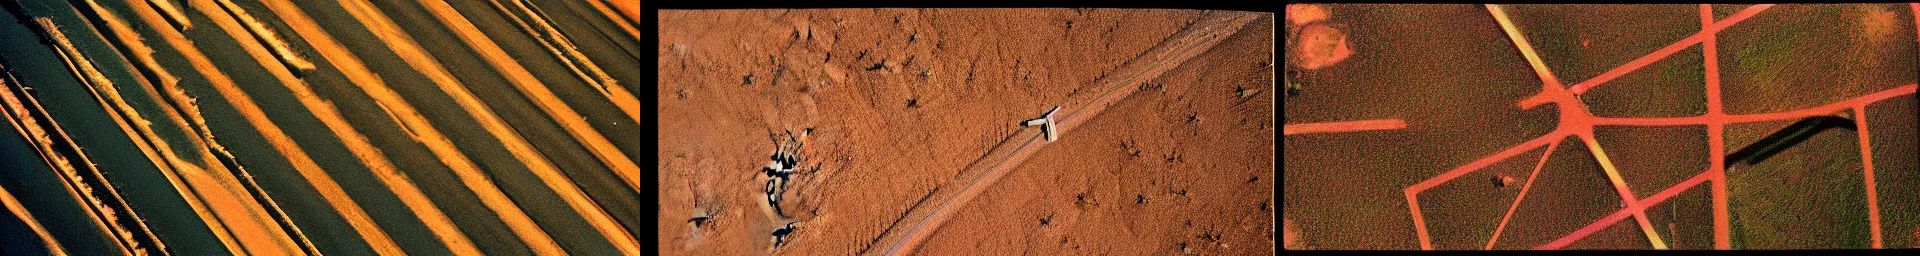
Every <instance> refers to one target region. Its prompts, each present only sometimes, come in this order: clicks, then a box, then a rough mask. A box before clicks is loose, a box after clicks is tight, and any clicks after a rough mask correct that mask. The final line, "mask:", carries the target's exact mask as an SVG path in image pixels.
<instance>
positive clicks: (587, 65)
mask: <svg viewBox="0 0 1920 256" xmlns="http://www.w3.org/2000/svg"><path fill="white" fill-rule="evenodd" d="M489 3H491V4H492V5H493V8H494V9H496V10H499V11H500V13H503V14H507V16H508V17H509V18H511V20H513V22H514V24H515V25H519V27H520V29H521V30H522V31H524V32H526V33H527V34H528V35H530V36H532V37H533V38H534V39H535V40H537V41H540V44H541V46H544V47H545V48H546V49H547V52H548V53H551V54H553V56H554V58H557V59H560V62H561V63H563V64H566V66H567V69H569V70H571V71H573V73H574V76H578V77H580V80H581V81H583V82H586V83H587V85H590V86H593V87H594V89H595V90H598V91H600V95H602V96H606V97H607V100H608V101H611V102H613V104H614V106H616V107H618V108H620V112H622V113H625V114H627V118H630V119H633V121H634V122H640V100H639V98H636V97H634V96H633V93H631V92H628V91H627V89H626V88H625V87H621V86H620V85H619V81H618V80H614V79H613V77H612V76H609V75H607V72H606V71H605V70H602V69H600V65H595V64H594V63H593V60H591V59H588V58H587V56H586V54H584V53H580V50H579V49H578V48H577V47H576V46H574V45H573V42H572V41H571V40H569V39H567V35H565V34H562V33H560V30H559V29H557V28H554V27H553V25H552V24H550V23H549V22H548V20H550V19H549V18H547V15H546V12H544V11H541V10H539V7H536V6H528V5H527V3H526V2H525V1H513V4H514V7H515V8H517V9H519V11H518V12H519V13H523V14H525V15H524V16H522V15H513V13H515V11H514V10H511V9H509V8H508V7H507V6H505V5H502V4H500V1H498V0H493V1H489ZM522 19H525V20H528V21H531V23H532V24H528V23H529V22H528V21H522ZM536 27H537V28H536ZM543 35H544V36H543ZM636 189H637V188H636Z"/></svg>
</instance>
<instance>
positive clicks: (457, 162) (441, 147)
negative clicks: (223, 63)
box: [191, 0, 565, 255]
mask: <svg viewBox="0 0 1920 256" xmlns="http://www.w3.org/2000/svg"><path fill="white" fill-rule="evenodd" d="M210 2H211V0H196V1H193V2H192V4H191V6H192V7H193V8H194V9H197V10H200V11H201V12H204V13H208V14H209V15H210V16H211V14H212V13H213V12H214V11H216V10H217V9H215V8H219V7H216V6H213V3H210ZM214 24H216V25H219V26H220V27H221V28H222V29H225V30H226V31H227V34H228V35H231V36H233V37H234V39H236V40H241V41H245V40H244V39H245V38H249V37H250V36H249V35H247V34H246V31H244V30H242V29H240V28H239V24H238V23H237V22H234V20H232V19H222V18H220V17H216V18H215V19H214ZM241 45H243V46H246V48H247V49H248V52H249V53H252V54H253V56H254V58H255V59H257V60H259V61H260V62H261V64H262V65H270V64H271V63H272V62H273V60H271V59H272V56H271V55H267V54H266V53H267V51H266V49H262V48H265V46H262V45H260V44H258V43H251V42H245V43H241ZM268 70H270V71H274V72H273V75H274V77H276V78H278V79H280V80H281V83H282V84H285V85H287V87H288V89H291V90H292V91H293V93H294V95H295V96H296V97H298V98H299V99H300V101H301V103H302V104H304V105H307V106H308V108H316V107H325V108H326V111H321V112H327V113H324V114H322V113H316V115H321V116H324V117H322V118H321V119H322V120H331V121H329V123H331V122H339V125H342V126H348V124H346V120H345V118H343V117H341V116H340V115H339V113H337V112H336V111H337V110H334V109H333V106H332V104H331V103H326V102H325V100H323V99H321V98H320V96H319V95H318V94H315V93H314V92H313V89H312V88H309V86H308V85H307V83H306V82H305V81H303V80H300V79H299V78H297V77H294V76H293V74H292V72H291V70H287V69H274V68H268ZM349 77H352V76H351V75H349ZM382 89H384V87H382ZM368 94H369V96H372V97H374V98H375V99H380V98H385V97H392V98H394V99H391V100H389V101H393V100H398V99H397V98H398V95H397V94H394V93H393V92H392V91H391V90H383V91H377V92H376V91H370V92H369V93H368ZM385 105H386V106H387V107H393V108H394V109H397V110H400V111H399V112H400V113H390V114H395V115H397V116H400V117H402V120H403V121H409V122H403V123H401V125H404V126H406V127H408V129H409V130H411V131H414V132H417V134H419V135H425V136H424V137H414V138H413V139H414V140H416V141H419V142H420V143H422V144H425V145H426V146H427V149H428V150H430V151H432V152H433V154H434V155H435V156H437V157H439V158H440V161H441V162H442V163H445V164H446V165H447V167H449V168H451V169H453V172H454V174H455V175H456V176H459V179H460V180H461V182H462V183H464V185H466V187H467V188H468V189H471V190H472V191H473V192H474V194H476V195H477V196H479V197H480V201H481V202H482V203H484V204H485V205H486V206H487V208H489V209H491V210H493V211H494V212H495V213H498V214H499V216H500V219H501V221H502V222H505V223H506V224H507V226H508V227H509V228H511V229H513V231H514V233H515V235H518V236H519V237H520V238H521V239H522V240H523V241H524V242H526V243H527V244H528V245H529V246H531V247H532V248H533V249H534V251H536V252H539V253H541V254H542V255H564V254H565V252H564V251H561V250H560V248H559V245H558V244H556V243H554V242H553V238H552V237H551V236H548V235H547V233H546V232H545V231H542V230H541V229H540V227H539V226H538V225H536V224H535V223H534V222H533V219H532V218H530V217H528V216H527V214H526V212H525V211H523V210H521V209H520V207H519V206H518V205H515V204H514V203H513V201H512V200H511V199H510V198H508V197H507V195H506V193H505V192H503V191H501V190H500V188H499V187H498V186H496V185H495V184H494V182H493V180H492V178H489V176H488V175H487V174H486V173H484V172H482V171H480V169H479V167H478V166H476V165H475V164H474V162H473V160H471V159H469V158H468V157H467V156H466V154H464V153H461V152H460V150H459V149H458V148H456V147H454V145H453V142H452V141H451V140H449V139H447V137H446V136H444V135H441V134H440V133H439V131H438V130H436V129H434V128H433V126H432V125H430V124H428V123H426V119H425V117H422V116H420V114H419V113H417V112H415V111H412V107H411V106H409V105H406V104H405V103H404V101H402V102H400V104H385ZM450 246H451V245H450Z"/></svg>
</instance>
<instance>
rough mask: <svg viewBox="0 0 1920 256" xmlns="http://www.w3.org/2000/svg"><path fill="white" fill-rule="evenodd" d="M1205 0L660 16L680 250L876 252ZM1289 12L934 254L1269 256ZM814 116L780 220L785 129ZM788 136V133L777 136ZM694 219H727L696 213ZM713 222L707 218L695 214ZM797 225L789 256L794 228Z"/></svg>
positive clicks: (1241, 38) (1077, 144)
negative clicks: (1283, 32)
mask: <svg viewBox="0 0 1920 256" xmlns="http://www.w3.org/2000/svg"><path fill="white" fill-rule="evenodd" d="M1202 14H1203V12H1202V11H1195V10H1116V9H1023V10H934V9H878V10H873V9H831V10H727V11H672V10H668V11H662V12H660V17H658V19H659V21H660V24H661V30H660V34H659V38H660V45H658V46H656V47H657V51H658V53H659V54H660V59H659V60H658V65H659V66H658V67H657V68H658V69H659V71H660V78H659V87H658V88H657V89H656V90H657V93H658V95H659V97H660V98H659V99H658V102H660V105H659V113H660V120H661V121H660V125H661V127H660V129H661V130H660V135H659V138H660V141H659V146H660V153H659V154H660V155H659V156H657V157H659V159H660V160H661V161H660V165H661V166H659V167H658V168H659V169H660V170H661V173H660V176H659V180H658V184H660V186H659V188H658V191H659V192H660V200H661V202H659V204H660V207H661V212H659V213H657V216H656V218H657V219H658V220H659V224H658V225H659V226H658V232H659V240H658V241H657V242H656V245H658V247H657V248H659V250H661V251H662V253H663V254H668V255H684V254H693V255H706V254H716V253H717V254H759V253H768V252H773V253H780V254H800V255H810V254H847V253H869V254H872V253H879V252H880V251H884V250H885V249H886V248H885V247H887V246H891V245H890V244H878V243H881V242H880V241H878V240H879V238H878V237H880V236H882V235H883V234H882V233H883V232H885V231H886V230H888V229H891V228H893V226H894V225H913V224H914V223H915V221H913V220H902V215H903V214H905V213H907V212H908V211H910V210H912V209H915V208H916V207H922V208H924V207H935V206H934V205H939V204H938V203H937V202H923V201H931V200H923V199H924V198H928V197H929V196H930V195H932V194H934V192H935V190H936V188H938V189H948V190H951V189H960V188H951V187H942V186H943V185H942V184H946V183H947V182H949V181H950V180H952V179H954V177H955V176H956V175H958V174H960V173H959V172H960V171H961V170H963V169H966V167H967V166H968V165H969V164H972V163H974V161H975V160H976V159H979V158H981V157H982V154H983V153H985V152H986V151H987V150H988V149H990V148H993V147H995V145H996V144H997V143H1000V142H1001V141H1002V140H1003V139H1006V138H1008V136H1009V135H1012V134H1015V133H1016V132H1017V131H1021V130H1020V129H1026V128H1025V127H1022V126H1020V125H1019V122H1021V121H1023V120H1026V119H1030V118H1034V117H1038V116H1039V115H1040V114H1041V113H1042V112H1044V111H1046V110H1047V109H1048V108H1051V107H1052V106H1056V105H1060V104H1062V101H1063V100H1065V99H1067V98H1070V97H1074V96H1076V95H1084V94H1089V93H1095V92H1094V91H1091V90H1092V85H1091V84H1090V83H1091V82H1092V81H1095V80H1098V79H1100V78H1102V77H1104V76H1106V75H1108V74H1107V72H1110V71H1113V70H1115V68H1116V67H1118V66H1120V65H1122V64H1124V63H1126V61H1128V60H1129V59H1133V58H1134V57H1135V56H1137V55H1140V54H1141V53H1142V52H1145V51H1147V50H1148V49H1149V48H1153V47H1155V46H1156V45H1158V44H1160V43H1161V42H1162V41H1164V40H1167V39H1168V37H1169V36H1170V35H1173V34H1175V33H1176V32H1178V31H1180V30H1182V29H1183V28H1184V27H1185V26H1186V24H1188V23H1190V22H1192V21H1194V20H1195V19H1197V18H1199V17H1200V16H1201V15H1202ZM1275 18H1276V17H1274V16H1273V15H1272V14H1261V16H1260V17H1259V18H1257V19H1255V20H1253V22H1252V23H1250V24H1247V25H1246V26H1245V27H1243V28H1241V29H1240V30H1239V32H1238V33H1235V34H1233V35H1231V36H1229V37H1227V38H1226V39H1225V40H1224V41H1222V42H1221V43H1219V44H1218V45H1215V46H1213V47H1212V48H1211V50H1209V51H1206V52H1205V53H1202V54H1200V55H1197V56H1195V57H1192V58H1191V59H1189V60H1188V61H1187V62H1186V63H1185V64H1183V65H1181V66H1179V67H1177V68H1174V69H1172V70H1171V71H1168V72H1166V73H1164V74H1161V75H1159V76H1158V78H1155V79H1151V80H1150V82H1148V83H1146V84H1143V85H1140V86H1141V88H1139V89H1140V90H1139V91H1138V92H1137V93H1134V94H1133V95H1132V96H1131V97H1130V98H1126V99H1123V100H1120V101H1118V103H1117V104H1115V105H1113V106H1112V107H1110V108H1108V109H1106V111H1104V112H1102V113H1101V114H1100V115H1098V116H1095V117H1093V118H1091V119H1089V120H1088V121H1087V122H1086V123H1085V124H1086V125H1084V126H1081V128H1084V129H1075V130H1070V131H1069V133H1066V134H1062V136H1061V138H1060V139H1059V140H1058V141H1054V142H1051V143H1049V144H1048V145H1050V146H1048V147H1044V148H1042V149H1041V150H1039V151H1038V152H1037V154H1035V155H1033V157H1032V158H1031V160H1029V161H1025V162H1024V163H1023V164H1022V165H1020V167H1018V168H1015V169H1013V172H1012V173H1011V174H1009V175H1008V176H1006V178H1005V179H1002V180H1000V181H999V182H997V183H995V184H991V185H987V186H989V187H984V188H983V189H985V191H986V192H984V193H982V194H981V196H979V197H978V198H975V199H973V200H971V202H969V203H967V204H964V205H961V206H956V207H954V208H950V209H949V210H955V211H959V212H958V214H957V215H955V216H954V217H953V218H952V220H951V221H949V222H948V223H946V224H945V225H943V226H942V228H941V229H938V230H936V231H934V233H931V234H930V237H929V239H928V240H927V242H926V243H925V244H924V245H921V246H920V247H919V250H918V252H923V253H929V254H1018V253H1031V254H1177V253H1184V252H1191V253H1206V254H1261V253H1269V252H1272V251H1273V250H1274V249H1276V248H1277V247H1276V245H1275V244H1274V242H1273V241H1274V235H1273V233H1274V231H1275V230H1277V229H1276V227H1275V225H1274V219H1275V218H1274V217H1275V215H1274V214H1273V208H1274V207H1273V195H1274V194H1273V191H1272V189H1271V188H1272V184H1273V182H1274V177H1272V176H1271V173H1272V172H1271V170H1272V169H1270V167H1269V166H1271V165H1272V164H1274V162H1273V161H1274V160H1273V158H1271V157H1270V156H1272V155H1273V154H1272V150H1273V147H1272V146H1271V145H1272V144H1271V143H1272V142H1273V141H1272V139H1273V137H1272V136H1273V134H1274V132H1275V129H1276V128H1275V127H1274V126H1273V125H1272V122H1273V115H1272V111H1273V110H1272V109H1273V101H1272V99H1273V98H1272V97H1273V96H1272V95H1273V94H1270V93H1267V92H1271V91H1272V90H1273V88H1274V86H1273V85H1274V82H1273V81H1274V80H1273V75H1272V74H1273V73H1272V72H1273V70H1274V69H1273V66H1271V65H1270V63H1271V61H1270V60H1271V58H1272V56H1273V51H1272V49H1273V47H1272V46H1273V31H1274V30H1275V27H1274V24H1275ZM809 128H810V129H812V132H811V134H810V135H809V136H808V141H807V142H806V143H805V146H804V147H803V148H802V149H801V150H800V152H799V155H800V161H799V166H801V168H800V170H799V171H798V172H797V173H795V174H792V176H791V177H792V181H791V183H790V184H791V185H789V187H788V188H787V189H788V190H787V192H786V193H785V194H784V195H785V199H783V200H782V201H781V202H780V205H779V208H780V209H781V210H782V212H784V213H786V215H787V216H785V217H784V218H783V217H781V216H777V215H776V214H774V213H773V212H772V210H771V208H772V207H770V206H769V205H767V203H766V202H767V200H766V195H765V194H764V193H763V190H764V188H765V185H766V183H767V181H768V180H769V178H768V177H767V176H766V175H761V172H760V171H759V168H760V167H761V166H764V165H765V164H766V163H767V159H769V158H768V156H769V155H770V154H772V153H773V152H774V150H775V147H776V145H775V142H776V141H779V140H769V139H767V137H786V134H787V132H789V131H791V132H793V133H794V134H796V135H797V134H799V133H801V132H802V131H804V130H806V129H809ZM774 135H778V136H774ZM695 216H710V218H707V219H704V220H702V221H699V222H690V221H688V220H690V219H693V218H694V217H695ZM696 223H697V224H696ZM787 223H795V224H794V225H795V226H796V228H795V230H794V231H793V233H792V234H791V235H789V236H787V237H786V238H787V239H788V240H787V243H786V244H784V245H782V246H780V247H779V248H778V249H777V250H774V247H773V241H772V236H771V235H770V234H771V233H773V232H774V231H775V230H776V229H779V228H780V227H783V226H784V225H786V224H787Z"/></svg>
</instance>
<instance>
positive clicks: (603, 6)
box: [581, 0, 640, 39]
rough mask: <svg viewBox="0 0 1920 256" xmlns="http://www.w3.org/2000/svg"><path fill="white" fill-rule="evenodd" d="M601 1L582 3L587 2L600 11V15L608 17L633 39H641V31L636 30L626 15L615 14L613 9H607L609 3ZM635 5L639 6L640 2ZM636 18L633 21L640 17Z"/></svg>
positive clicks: (590, 0) (594, 0)
mask: <svg viewBox="0 0 1920 256" xmlns="http://www.w3.org/2000/svg"><path fill="white" fill-rule="evenodd" d="M601 1H603V0H586V1H581V2H587V4H592V5H593V9H595V10H600V15H605V16H607V19H608V20H612V21H613V24H614V25H617V26H620V30H623V31H626V32H627V35H632V36H633V38H635V39H638V38H640V29H636V28H634V27H633V23H632V22H629V20H628V18H627V16H626V15H622V14H620V13H619V12H615V11H614V10H613V8H607V3H601ZM635 4H636V5H637V4H638V2H636V3H635ZM623 8H624V7H623ZM633 9H640V8H639V7H634V8H633ZM634 17H636V18H633V19H638V18H637V17H639V15H634Z"/></svg>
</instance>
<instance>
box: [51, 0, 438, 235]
mask: <svg viewBox="0 0 1920 256" xmlns="http://www.w3.org/2000/svg"><path fill="white" fill-rule="evenodd" d="M87 5H88V7H89V8H91V9H93V11H94V13H96V14H97V16H98V17H99V18H100V19H102V20H103V21H105V22H107V24H108V25H109V27H110V28H111V30H112V32H113V34H114V35H115V37H116V38H117V39H119V42H120V44H121V45H123V46H124V47H126V48H127V49H125V50H126V51H131V52H130V53H129V55H132V56H134V58H135V59H137V60H138V61H139V62H140V63H141V65H142V66H144V67H146V68H147V70H144V71H146V72H150V73H152V74H154V76H155V77H157V78H158V79H161V81H158V82H159V83H160V85H159V86H160V87H161V89H162V90H166V91H167V96H168V97H167V99H166V100H163V99H160V98H158V96H157V95H155V99H154V100H156V101H160V102H168V101H171V102H172V103H173V104H175V105H178V106H180V108H181V109H180V110H177V111H179V112H184V114H185V115H186V117H188V118H191V119H192V121H193V126H194V127H193V128H192V129H194V130H198V131H199V132H200V137H201V138H199V139H201V140H205V141H204V142H200V141H196V142H200V143H201V144H203V145H201V146H202V147H205V148H210V149H211V150H213V151H217V152H218V153H219V154H221V156H223V157H226V158H228V159H231V158H232V157H233V155H232V153H230V152H227V151H226V148H225V147H222V146H220V145H219V142H217V141H213V139H212V138H213V133H212V129H211V128H209V127H207V122H206V119H205V118H203V117H201V116H200V111H199V109H198V107H197V106H196V105H195V104H194V99H193V98H191V97H188V96H187V95H186V93H185V91H183V90H181V89H180V88H179V87H178V86H177V83H178V81H179V78H176V77H174V76H173V75H171V74H168V73H167V72H166V69H164V68H162V67H161V66H160V65H159V64H158V63H157V62H156V61H154V59H153V56H152V55H151V54H152V53H153V49H152V48H150V47H148V46H147V45H146V43H145V42H144V41H143V39H141V38H140V37H139V35H138V34H137V33H135V32H133V29H132V27H130V26H128V25H127V24H126V21H124V20H122V19H120V18H119V16H118V15H115V14H114V13H113V12H111V11H108V10H106V9H105V8H101V7H100V6H99V5H98V4H97V3H95V2H94V1H93V0H88V1H87ZM155 27H158V26H155ZM147 91H148V92H149V94H152V90H151V89H149V90H147ZM162 106H163V107H169V108H171V107H170V105H162ZM168 114H169V117H170V118H172V119H175V121H176V122H181V121H180V120H179V119H181V115H182V114H180V113H168ZM181 125H182V126H185V124H184V122H182V124H181ZM183 129H188V128H185V127H183ZM289 146H291V145H289ZM276 149H277V150H278V151H281V153H282V155H285V156H288V160H289V162H290V163H292V164H293V166H294V169H295V170H296V171H297V172H299V173H300V175H301V176H302V177H304V178H306V180H307V182H308V183H309V184H311V185H313V187H314V188H315V190H317V192H319V193H320V195H321V197H322V198H323V199H325V200H326V202H327V203H328V204H329V205H331V206H333V207H332V208H333V209H334V211H336V212H338V213H340V216H341V217H343V218H344V219H346V220H347V223H348V224H349V225H351V226H352V227H353V228H354V231H355V232H357V233H358V234H359V235H360V237H361V239H362V240H365V241H366V242H367V244H368V245H369V246H371V247H373V248H374V250H375V251H378V252H380V253H382V254H385V255H395V254H402V253H401V252H400V249H399V247H398V245H396V244H394V242H393V240H392V239H391V238H390V237H389V236H388V235H387V233H386V231H384V230H381V229H380V227H379V226H378V225H376V224H374V222H373V219H372V218H370V217H368V216H367V214H366V212H365V211H363V210H361V209H360V206H359V204H357V203H354V201H353V200H352V198H350V197H348V196H347V194H346V192H345V190H344V189H342V188H341V187H340V184H338V183H336V182H334V181H333V178H332V177H331V176H328V175H327V174H326V172H325V171H324V170H322V169H320V167H319V165H317V164H315V163H314V162H313V159H312V158H309V157H308V156H306V153H305V152H304V151H301V150H300V149H299V147H297V146H295V147H291V151H296V152H288V151H289V150H287V149H284V148H276ZM212 157H213V156H211V155H209V156H208V158H212ZM209 160H210V161H205V162H206V163H215V161H217V160H212V159H209ZM247 178H248V179H249V181H251V178H250V177H247ZM249 183H251V182H249ZM252 187H255V188H257V187H258V185H257V184H255V185H253V186H252ZM268 203H269V204H274V203H273V202H268ZM274 207H275V208H278V206H277V205H275V206H274ZM282 215H283V216H282V218H286V217H285V216H284V212H282ZM296 228H297V227H296ZM296 230H297V229H296ZM302 237H303V238H304V235H302ZM307 244H309V245H311V244H312V243H311V242H308V243H307Z"/></svg>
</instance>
